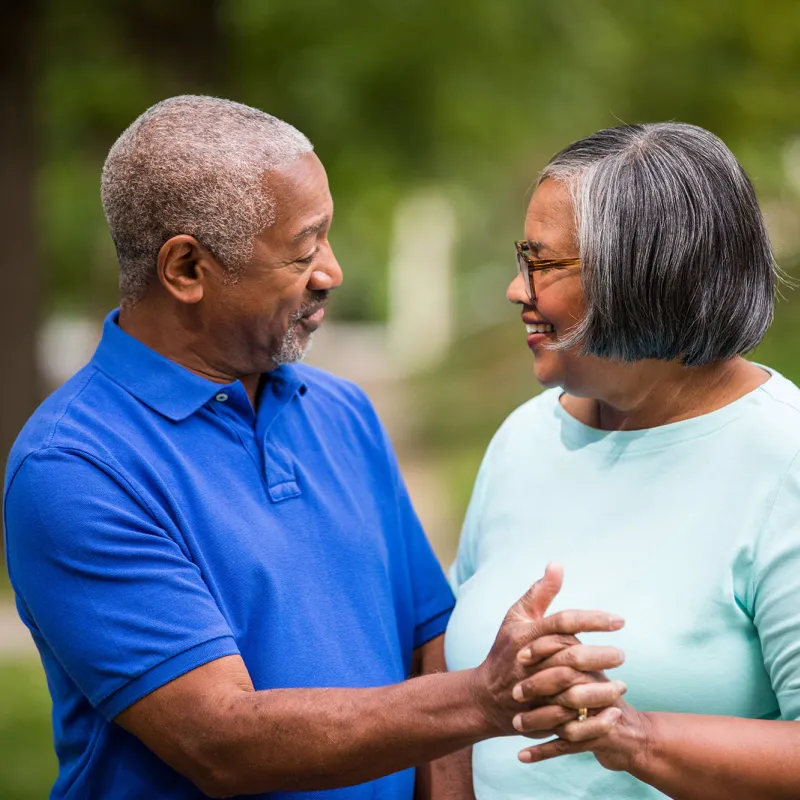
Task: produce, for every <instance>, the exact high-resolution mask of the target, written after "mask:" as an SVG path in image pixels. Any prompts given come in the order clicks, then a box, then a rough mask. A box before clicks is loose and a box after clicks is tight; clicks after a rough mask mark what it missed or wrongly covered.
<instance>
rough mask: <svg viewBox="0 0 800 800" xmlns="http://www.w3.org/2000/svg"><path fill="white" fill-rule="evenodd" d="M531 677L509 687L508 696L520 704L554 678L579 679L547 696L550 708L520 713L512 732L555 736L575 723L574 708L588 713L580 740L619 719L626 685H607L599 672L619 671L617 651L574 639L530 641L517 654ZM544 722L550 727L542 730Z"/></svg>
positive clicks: (602, 733) (620, 655)
mask: <svg viewBox="0 0 800 800" xmlns="http://www.w3.org/2000/svg"><path fill="white" fill-rule="evenodd" d="M517 659H518V660H519V662H520V663H521V664H523V665H525V666H526V667H527V668H528V670H529V672H530V676H529V677H527V678H526V679H524V680H522V681H520V683H518V684H517V686H515V687H514V690H513V696H514V697H515V698H516V699H517V700H519V701H520V702H525V701H527V700H529V699H530V698H535V697H540V696H542V694H544V688H545V687H546V686H547V685H548V684H549V683H550V682H551V681H552V676H553V675H554V674H563V673H564V672H565V671H578V672H580V673H582V674H583V675H584V680H583V681H580V682H576V683H574V684H573V685H572V686H571V687H570V688H568V689H565V690H564V691H562V692H561V693H559V694H555V693H554V696H553V697H552V698H551V700H552V703H553V705H551V706H545V707H544V708H539V709H536V710H535V711H529V712H522V713H519V714H517V715H516V716H515V717H514V720H513V725H514V728H516V730H517V731H519V732H520V733H524V734H525V735H526V736H529V737H531V738H546V737H550V736H554V735H558V732H559V731H560V730H562V729H563V727H564V726H565V725H568V724H569V723H571V722H576V723H577V718H578V716H579V709H582V710H585V711H589V712H591V711H592V710H596V709H602V710H601V711H598V712H597V713H595V714H590V715H589V716H587V718H586V719H585V720H584V721H583V722H580V723H577V724H579V725H580V735H581V737H582V741H586V740H587V739H592V738H596V737H600V736H605V735H606V734H608V733H609V731H610V730H611V728H613V727H614V725H615V723H616V722H617V720H618V719H619V718H620V716H621V713H622V712H621V710H620V709H619V707H618V703H619V702H620V700H621V698H622V695H623V694H625V692H626V691H627V686H626V685H625V684H624V683H623V682H622V681H610V680H609V679H608V678H607V677H606V675H605V674H604V672H603V670H606V669H613V668H614V667H619V666H620V665H621V664H622V663H623V662H624V661H625V655H624V653H623V652H622V651H621V650H619V649H618V648H616V647H603V646H595V645H585V644H581V642H580V641H578V639H576V638H575V637H574V636H564V635H554V636H545V637H542V638H540V639H537V640H535V641H534V642H533V643H532V644H531V645H530V646H529V647H528V648H524V649H523V650H521V651H520V653H519V654H518V656H517ZM545 719H548V720H552V721H553V723H554V724H552V725H550V726H543V724H542V723H543V721H544V720H545Z"/></svg>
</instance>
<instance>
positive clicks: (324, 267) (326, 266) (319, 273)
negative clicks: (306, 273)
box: [308, 245, 343, 290]
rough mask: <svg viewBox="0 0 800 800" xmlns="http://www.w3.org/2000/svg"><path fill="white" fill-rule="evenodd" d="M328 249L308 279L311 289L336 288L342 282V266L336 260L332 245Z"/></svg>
mask: <svg viewBox="0 0 800 800" xmlns="http://www.w3.org/2000/svg"><path fill="white" fill-rule="evenodd" d="M327 250H328V252H327V254H326V258H325V259H324V261H322V262H321V263H320V264H319V266H318V267H317V268H316V269H315V270H314V271H313V272H312V273H311V276H310V277H309V279H308V287H309V289H317V290H328V289H335V288H336V287H337V286H339V285H340V284H341V282H342V279H343V275H342V268H341V267H340V266H339V262H338V261H337V260H336V256H335V255H334V254H333V250H332V249H331V247H330V245H329V246H328V248H327Z"/></svg>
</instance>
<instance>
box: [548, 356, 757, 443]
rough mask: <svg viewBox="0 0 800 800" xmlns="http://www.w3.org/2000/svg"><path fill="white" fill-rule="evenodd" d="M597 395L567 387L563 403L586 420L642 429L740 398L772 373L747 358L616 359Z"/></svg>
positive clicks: (595, 425)
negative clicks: (689, 361)
mask: <svg viewBox="0 0 800 800" xmlns="http://www.w3.org/2000/svg"><path fill="white" fill-rule="evenodd" d="M606 378H607V379H609V380H603V381H602V383H604V384H607V385H606V386H603V387H602V388H600V390H599V391H596V392H593V394H594V395H595V396H593V397H577V396H574V395H571V394H569V393H566V394H564V395H563V396H562V398H561V404H562V405H563V407H564V409H565V410H566V411H567V412H569V414H571V415H572V416H574V417H575V418H576V419H578V420H579V421H581V422H583V423H584V424H585V425H589V426H591V427H593V428H599V429H601V430H608V431H624V430H643V429H645V428H656V427H659V426H661V425H668V424H669V423H671V422H679V421H681V420H684V419H690V418H692V417H699V416H701V415H702V414H708V413H710V412H712V411H716V410H717V409H720V408H723V407H724V406H726V405H728V404H729V403H732V402H733V401H734V400H738V399H739V398H740V397H743V396H744V395H745V394H747V393H748V392H751V391H753V389H755V388H757V387H758V386H760V385H761V384H762V383H764V382H765V381H767V379H768V378H769V373H767V372H765V371H764V370H763V369H761V367H758V366H757V365H755V364H751V363H750V362H749V361H746V360H745V359H743V358H734V359H731V360H730V361H725V362H721V363H719V364H711V365H709V366H706V367H684V366H682V365H679V364H674V363H665V362H655V361H648V362H640V363H637V364H630V365H629V364H615V365H614V367H613V368H612V369H609V370H608V371H607V374H606ZM598 383H600V382H598Z"/></svg>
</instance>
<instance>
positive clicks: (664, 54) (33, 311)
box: [0, 0, 800, 800]
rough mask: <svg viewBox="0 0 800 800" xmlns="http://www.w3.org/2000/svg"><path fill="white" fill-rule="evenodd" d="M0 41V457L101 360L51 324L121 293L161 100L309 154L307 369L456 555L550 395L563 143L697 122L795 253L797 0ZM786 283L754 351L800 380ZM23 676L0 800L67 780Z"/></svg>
mask: <svg viewBox="0 0 800 800" xmlns="http://www.w3.org/2000/svg"><path fill="white" fill-rule="evenodd" d="M1 35H2V37H3V45H4V46H3V48H2V55H0V58H2V81H1V82H0V104H2V105H1V106H0V107H2V110H3V115H2V119H3V127H2V131H3V133H2V139H0V143H1V146H0V159H2V169H1V170H0V220H1V221H2V222H1V223H0V224H2V225H3V241H4V243H5V247H6V252H5V257H4V259H3V261H2V263H1V264H0V270H2V271H3V273H2V274H3V278H4V289H5V291H4V292H3V293H2V295H0V304H2V307H0V321H1V322H0V348H1V352H2V358H3V363H4V365H5V369H6V377H5V386H4V388H5V391H3V392H2V393H0V453H2V459H3V460H4V459H5V455H6V453H7V451H8V448H9V446H10V444H11V442H12V441H13V438H14V436H15V435H16V433H17V431H18V430H19V428H20V427H21V425H22V423H23V422H24V420H25V418H27V416H28V415H29V413H30V412H31V411H32V410H33V407H34V406H35V403H36V401H37V399H38V398H40V397H41V396H42V392H43V391H44V390H45V389H51V388H53V384H54V383H57V381H58V380H60V379H61V377H63V374H64V373H65V372H67V371H70V370H71V369H73V368H74V367H77V366H79V364H77V363H75V364H73V363H72V362H73V361H74V360H75V358H76V357H77V359H78V360H80V358H81V357H85V356H86V353H84V352H83V351H82V350H81V349H80V347H72V345H70V344H69V343H70V342H71V341H72V339H70V336H71V335H72V334H70V333H69V332H70V331H74V327H73V328H70V327H69V326H67V327H65V326H64V325H61V326H59V325H57V324H55V322H54V321H58V320H62V321H64V320H72V321H73V322H75V321H80V323H81V324H82V325H83V326H84V327H83V328H82V329H81V330H84V331H87V330H88V331H89V334H88V336H89V339H91V337H92V336H96V333H97V328H98V326H99V323H100V321H101V320H102V317H103V315H104V314H105V313H106V312H107V311H108V310H109V309H110V308H112V307H113V306H114V305H115V304H116V266H115V258H114V252H113V246H112V243H111V240H110V237H109V236H108V233H107V230H106V226H105V221H104V219H103V214H102V209H101V207H100V200H99V178H100V170H101V167H102V164H103V160H104V158H105V155H106V153H107V152H108V149H109V147H110V146H111V144H112V143H113V141H114V140H115V139H116V137H117V136H118V135H119V134H120V133H121V132H122V130H123V129H124V128H125V127H126V126H127V125H128V124H129V123H130V122H131V121H132V120H133V119H134V118H135V117H136V116H138V115H139V114H140V113H141V112H142V111H144V110H145V109H146V108H147V107H148V106H150V105H152V104H153V103H155V102H157V101H158V100H161V99H163V98H165V97H168V96H171V95H175V94H180V93H187V92H192V93H197V92H199V93H208V94H216V95H221V96H226V97H230V98H231V99H235V100H239V101H241V102H244V103H248V104H251V105H255V106H257V107H259V108H262V109H264V110H266V111H268V112H270V113H272V114H275V115H276V116H278V117H281V118H283V119H286V120H287V121H289V122H291V123H292V124H294V125H296V126H297V127H298V128H300V129H301V130H302V131H303V132H305V133H306V134H308V136H309V137H310V138H311V139H312V141H313V142H314V143H315V146H316V150H317V152H318V154H319V155H320V157H321V159H322V160H323V163H324V164H325V165H326V167H327V169H328V173H329V178H330V182H331V188H332V192H333V195H334V199H335V201H336V222H335V225H334V228H333V231H332V242H333V245H334V247H335V249H336V252H337V255H338V257H339V260H340V262H341V264H342V266H343V268H344V270H345V278H346V279H345V283H344V285H343V287H342V288H341V289H340V290H338V291H337V293H336V296H335V298H334V302H333V303H332V304H331V312H332V318H333V320H334V324H331V325H329V326H327V327H326V330H324V331H323V332H322V333H321V334H320V336H319V340H318V343H317V344H316V345H315V350H314V352H313V355H312V357H313V359H315V361H316V363H321V364H322V365H326V366H329V367H331V368H332V369H334V370H335V371H338V372H342V373H343V374H346V375H351V376H353V377H356V378H357V379H359V380H361V381H362V382H364V383H365V384H366V385H367V389H368V391H370V393H371V394H372V395H373V398H374V399H375V402H376V404H377V405H378V407H379V410H380V411H381V412H382V413H383V414H384V416H385V417H386V421H387V423H388V424H389V427H390V430H391V431H392V433H393V435H394V437H395V442H396V445H397V447H398V450H399V452H400V456H401V460H402V463H403V467H404V471H405V472H406V475H407V477H408V480H409V484H410V488H411V492H412V495H413V496H414V499H415V501H416V503H417V505H418V508H419V511H420V514H421V516H422V517H423V521H424V522H425V523H426V525H427V526H428V528H429V530H430V532H431V534H432V536H433V537H434V541H435V545H436V547H437V551H438V552H439V554H440V556H441V557H442V560H443V561H445V562H446V561H448V560H449V559H450V557H451V556H452V553H453V547H454V544H455V540H456V537H457V532H458V525H459V522H460V517H461V515H462V513H463V510H464V506H465V504H466V501H467V498H468V495H469V489H470V486H471V482H472V479H473V478H474V474H475V470H476V468H477V464H478V461H479V459H480V456H481V454H482V452H483V449H484V448H485V446H486V444H487V442H488V439H489V437H490V436H491V434H492V432H493V431H494V430H495V429H496V427H497V426H498V425H499V423H500V422H501V421H502V419H503V417H504V416H505V415H506V414H507V413H508V412H509V411H510V410H511V409H513V408H514V407H515V406H516V405H518V404H519V403H520V402H522V401H523V400H525V399H527V398H528V397H530V396H531V395H533V394H535V393H536V391H538V388H537V386H536V385H535V383H534V381H533V378H532V374H531V368H530V354H529V353H528V351H527V348H526V347H525V344H524V340H523V337H522V334H521V331H520V325H519V320H518V318H517V316H516V314H515V313H514V311H513V310H512V309H511V308H510V307H508V306H507V304H506V303H505V300H504V291H505V287H506V284H507V281H508V280H509V279H510V278H511V277H512V276H513V274H514V269H515V267H514V260H513V257H512V251H511V247H510V242H511V240H512V239H514V238H518V236H519V234H520V232H521V230H522V221H523V215H524V208H525V204H526V201H527V196H528V192H529V189H530V186H531V184H532V182H533V181H534V179H535V176H536V173H537V170H538V169H539V168H540V167H541V166H542V164H543V163H544V162H545V161H546V159H547V158H548V157H549V156H550V155H551V154H552V153H554V152H555V151H557V150H559V149H561V147H563V146H564V145H565V144H567V143H568V142H570V141H573V140H574V139H576V138H579V137H581V136H584V135H587V134H589V133H591V132H593V131H594V130H597V129H599V128H602V127H607V126H610V125H615V124H619V122H621V121H624V122H640V121H654V120H668V119H671V120H681V121H686V122H692V123H695V124H698V125H702V126H703V127H706V128H709V129H710V130H712V131H714V132H715V133H717V134H718V135H719V136H721V137H722V138H723V139H724V140H725V141H726V142H727V143H728V144H729V146H730V147H731V148H732V150H733V151H734V152H735V153H736V155H737V156H738V157H739V159H740V160H741V161H742V163H743V165H744V166H745V168H746V169H747V170H748V172H749V173H750V175H751V177H752V178H753V180H754V183H755V185H756V189H757V191H758V193H759V197H760V200H761V202H762V205H763V208H764V210H765V212H766V215H767V218H768V223H769V226H770V231H771V234H772V237H773V241H774V243H775V246H776V250H777V253H778V257H779V261H780V263H781V266H782V267H783V268H784V270H786V271H787V272H789V273H791V272H793V271H794V270H795V268H796V266H797V264H798V258H800V224H798V220H799V219H800V6H798V4H797V2H796V0H702V2H697V0H674V2H671V3H662V4H648V3H641V2H636V1H634V0H606V2H594V3H585V2H578V0H559V2H558V3H554V2H546V0H504V2H501V3H490V2H485V0H460V2H456V0H433V1H432V0H402V2H401V0H378V1H373V2H370V1H369V0H350V2H348V3H344V4H343V3H335V2H332V0H270V2H264V0H194V1H193V2H190V1H189V0H172V2H163V0H117V2H115V3H105V2H102V1H101V0H71V1H70V2H66V0H37V2H36V3H31V2H29V3H26V4H16V5H13V6H9V9H8V10H7V13H6V15H5V18H4V25H3V32H2V34H1ZM420 196H423V197H434V198H435V199H436V202H437V203H439V205H438V206H436V205H435V206H434V207H437V208H440V207H442V206H441V204H442V203H444V204H445V206H446V207H447V208H449V209H450V212H448V213H447V214H444V216H443V217H442V219H445V218H446V219H447V220H450V222H449V223H448V225H451V228H452V230H451V232H450V234H448V236H449V239H448V241H447V242H446V244H447V247H449V250H448V249H447V248H445V250H444V251H442V252H447V258H448V259H449V260H450V261H451V262H452V264H451V269H450V272H449V273H448V275H451V276H452V277H451V278H450V279H449V280H450V283H449V284H448V285H449V286H450V296H449V297H448V298H445V299H446V300H447V303H446V304H445V303H443V306H444V305H448V307H449V311H448V314H450V315H451V316H452V324H451V329H450V333H449V339H448V346H447V348H446V350H444V351H442V352H441V353H440V354H439V356H438V357H437V358H436V359H435V360H434V361H429V362H427V363H418V364H416V365H415V366H414V365H412V367H409V362H407V361H404V362H402V364H401V363H400V362H397V363H395V361H393V360H392V358H393V355H392V353H393V352H394V351H392V350H391V348H388V349H387V339H386V335H385V333H386V332H385V330H384V327H385V326H384V323H385V322H386V321H387V319H389V318H391V316H392V314H393V313H394V312H393V310H392V309H393V300H394V299H395V298H394V293H396V285H395V284H394V283H392V280H393V279H392V277H391V276H392V272H391V263H392V260H393V258H394V255H393V254H395V253H396V252H397V251H398V249H402V246H403V239H404V237H406V236H412V237H413V230H411V231H409V229H408V227H407V226H406V227H403V225H402V224H401V220H402V219H405V218H406V217H403V215H402V214H401V211H402V210H403V209H407V208H408V207H409V204H411V205H412V206H413V200H414V198H418V197H420ZM424 207H425V208H427V207H429V206H424ZM411 218H412V219H413V215H412V217H411ZM451 223H452V224H451ZM423 246H424V241H423V242H422V243H421V244H420V245H419V246H418V247H417V251H418V250H419V247H423ZM412 250H413V248H412ZM414 252H416V251H414ZM423 252H424V250H423ZM436 252H437V253H438V252H439V251H438V250H437V251H436ZM430 266H431V269H432V270H433V269H434V268H437V269H438V265H437V264H435V263H432V264H431V265H430ZM423 277H424V276H423ZM416 291H418V292H420V290H416ZM423 294H424V283H423V289H422V290H421V292H420V293H419V296H417V297H412V298H411V301H412V305H413V303H414V302H417V301H418V302H419V307H420V309H421V310H420V318H419V319H418V321H417V325H418V327H419V329H421V330H423V331H425V330H426V329H429V328H430V329H432V328H433V327H434V325H435V324H437V320H436V317H437V316H438V314H437V312H436V311H435V310H431V307H430V304H428V307H427V308H426V305H425V303H424V302H422V301H423V300H424V297H423V296H422V295H423ZM786 295H787V297H786V299H785V300H784V301H783V302H782V303H780V304H779V308H778V315H777V318H776V322H775V325H774V326H773V329H772V331H771V332H770V334H769V336H768V338H767V340H766V341H765V343H764V345H762V347H761V348H760V349H759V351H758V352H757V353H756V355H755V357H756V358H758V359H760V360H763V361H765V362H767V363H769V364H771V365H772V366H774V367H776V368H778V369H779V370H781V371H782V372H784V373H785V374H786V375H788V376H789V377H791V378H792V379H794V380H795V381H800V359H798V358H797V357H796V353H797V352H798V346H800V317H799V316H798V314H797V310H798V305H797V300H796V299H795V297H794V295H792V293H791V292H786ZM433 308H434V309H435V308H436V306H435V305H434V306H433ZM444 313H445V311H444V308H443V309H442V314H444ZM370 337H371V338H370ZM365 342H366V344H365ZM70 347H72V350H70ZM37 348H38V353H39V356H38V357H36V356H35V353H36V352H37ZM74 351H77V356H76V352H74ZM395 355H396V354H395ZM37 368H38V373H37ZM2 609H5V611H2ZM11 615H12V612H11V611H10V610H9V609H8V607H7V606H0V646H2V643H3V642H5V643H6V644H7V643H9V642H12V641H13V642H17V641H20V642H22V641H23V639H17V638H15V636H16V634H15V635H14V636H12V634H11V630H12V628H11V627H10V626H12V623H11V622H10V620H11V618H12V616H11ZM3 620H6V622H4V621H3ZM4 626H5V627H4ZM6 629H7V632H6ZM23 638H24V637H23ZM25 641H27V640H25ZM8 649H9V656H8V658H9V659H10V658H12V657H14V658H16V657H17V656H16V655H15V654H16V652H17V649H16V645H14V646H9V648H8ZM12 650H13V653H12V652H11V651H12ZM0 658H2V653H0ZM20 669H21V668H20V666H19V665H18V664H14V665H11V666H8V667H7V668H5V667H0V694H3V699H2V701H0V765H3V766H0V796H2V797H3V798H8V800H12V798H29V797H30V798H32V797H42V796H44V794H45V792H46V787H47V785H48V782H49V780H50V778H51V776H52V768H53V765H52V756H51V755H50V753H49V747H50V745H49V742H48V741H46V740H44V741H42V737H41V735H38V734H37V735H33V734H31V737H30V739H25V745H24V746H23V745H22V744H21V740H20V739H19V738H15V739H14V741H12V738H14V736H13V731H12V730H11V729H12V728H13V730H14V731H16V730H18V729H19V725H20V720H21V719H23V718H24V717H25V711H26V710H27V709H31V713H32V714H35V713H43V709H44V710H46V703H38V701H34V700H31V699H30V697H33V696H35V697H39V694H37V692H41V691H42V690H43V687H42V684H41V682H40V677H36V676H37V675H38V673H36V674H35V675H34V677H32V678H31V679H30V680H27V679H26V681H27V682H24V685H25V686H26V687H27V688H26V691H25V692H15V693H14V697H13V701H12V699H11V695H10V694H9V697H8V701H6V698H5V694H4V693H5V692H7V688H6V687H8V686H15V687H16V686H18V685H19V684H20V678H19V675H20ZM37 669H38V667H37ZM3 670H5V671H3ZM26 674H28V673H26ZM3 676H6V677H5V678H4V677H3ZM37 703H38V704H37ZM3 709H7V711H6V713H5V716H4V711H3ZM37 709H38V711H37ZM31 725H32V726H31V727H30V730H31V731H39V730H42V731H43V730H46V720H45V721H43V722H41V725H40V727H38V728H37V727H36V725H39V723H36V722H35V721H34V723H32V724H31ZM26 730H27V728H26ZM30 742H35V743H37V744H35V745H33V744H30ZM37 748H38V749H37ZM12 754H13V757H12ZM7 756H8V757H7ZM7 764H8V765H11V764H14V765H16V766H15V767H14V769H11V767H6V766H5V765H7ZM4 770H5V771H4Z"/></svg>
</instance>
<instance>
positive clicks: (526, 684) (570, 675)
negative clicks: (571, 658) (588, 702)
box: [511, 667, 588, 705]
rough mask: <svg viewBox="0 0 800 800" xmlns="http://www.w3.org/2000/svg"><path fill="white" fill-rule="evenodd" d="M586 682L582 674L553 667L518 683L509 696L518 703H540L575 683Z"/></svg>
mask: <svg viewBox="0 0 800 800" xmlns="http://www.w3.org/2000/svg"><path fill="white" fill-rule="evenodd" d="M587 680H588V677H587V676H586V675H584V674H583V673H582V672H576V671H575V670H574V669H570V668H569V667H553V668H552V669H546V670H544V671H543V672H536V673H534V674H533V675H530V676H529V677H527V678H525V680H522V681H520V682H519V683H518V684H517V685H516V686H515V687H514V688H513V690H512V691H511V696H512V697H513V698H514V699H515V700H516V701H517V702H518V703H528V702H531V701H533V702H536V701H539V702H541V701H542V700H543V699H546V700H550V698H552V697H553V696H555V695H559V694H561V693H562V692H564V691H566V690H567V689H569V688H571V687H572V686H574V685H575V684H576V683H585V682H586V681H587ZM548 705H549V703H548Z"/></svg>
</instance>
